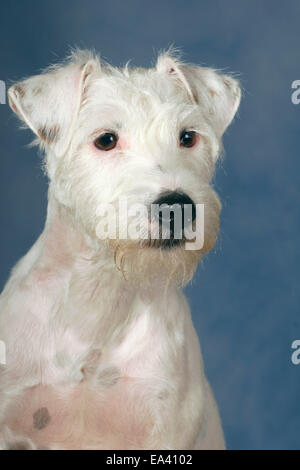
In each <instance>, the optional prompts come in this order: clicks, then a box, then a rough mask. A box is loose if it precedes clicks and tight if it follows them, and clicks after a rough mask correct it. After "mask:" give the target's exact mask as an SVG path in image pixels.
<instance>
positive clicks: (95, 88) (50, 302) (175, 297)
mask: <svg viewBox="0 0 300 470" xmlns="http://www.w3.org/2000/svg"><path fill="white" fill-rule="evenodd" d="M8 98H9V104H10V107H11V108H12V110H13V111H14V112H15V113H16V115H17V116H18V118H19V119H20V120H21V121H22V123H23V124H25V126H26V127H29V128H30V129H31V130H32V131H33V133H34V135H35V139H34V141H33V143H34V144H37V145H38V146H39V147H40V149H41V151H42V152H43V153H44V154H45V160H44V168H45V171H46V174H47V176H48V179H49V189H48V210H47V219H46V223H45V228H44V230H43V232H42V234H41V235H40V237H39V238H38V240H37V241H36V243H35V244H34V245H33V246H32V248H31V249H30V250H29V252H28V253H27V254H26V255H25V256H24V257H23V258H22V259H21V260H20V261H19V262H18V263H17V265H16V266H15V267H14V269H13V270H12V273H11V276H10V278H9V280H8V282H7V284H6V286H5V288H4V290H3V293H2V294H1V297H0V340H1V341H2V342H3V344H5V347H6V363H5V364H2V365H0V448H1V449H4V450H7V449H10V450H18V449H50V450H52V449H53V450H55V449H63V450H65V449H110V450H111V449H170V450H172V449H225V441H224V435H223V431H222V426H221V422H220V418H219V413H218V409H217V405H216V402H215V399H214V396H213V393H212V391H211V388H210V385H209V383H208V381H207V379H206V376H205V372H204V366H203V362H202V356H201V351H200V345H199V342H198V337H197V335H196V332H195V330H194V327H193V324H192V320H191V314H190V310H189V306H188V303H187V300H186V298H185V296H184V294H183V292H182V286H184V285H185V284H186V283H187V282H188V281H189V280H190V279H191V278H192V277H193V274H194V272H195V270H196V267H197V264H198V262H199V261H200V260H201V259H202V257H203V256H204V255H205V254H206V253H208V252H209V251H210V250H211V249H212V248H213V247H214V245H215V242H216V239H217V237H218V232H219V214H220V209H221V204H220V201H219V198H218V196H217V194H216V192H215V190H214V189H213V188H212V185H211V181H212V177H213V175H214V171H215V165H216V162H217V160H218V158H219V156H220V154H221V152H222V135H223V133H224V131H225V130H226V128H227V127H228V125H229V124H230V123H231V121H232V120H233V117H234V115H235V113H236V111H237V109H238V106H239V102H240V98H241V90H240V86H239V83H238V81H237V80H236V79H235V78H233V77H232V76H230V75H222V74H221V73H219V72H217V71H216V70H213V69H210V68H205V67H200V66H196V65H190V64H186V63H184V62H183V61H182V60H181V59H180V57H179V56H178V54H177V53H176V51H174V50H167V51H164V52H162V53H160V54H159V55H158V58H157V62H156V64H155V65H154V67H152V68H149V69H144V68H135V67H131V66H130V65H129V63H127V64H126V65H125V66H124V67H122V68H117V67H113V66H111V65H110V64H108V63H106V62H104V61H103V60H101V59H100V58H99V57H98V56H97V54H96V53H94V52H91V51H85V50H74V51H72V53H71V55H70V56H69V57H68V58H67V59H66V60H65V61H64V62H62V63H60V64H58V65H55V66H50V67H49V68H48V69H46V70H44V71H43V72H42V73H41V74H39V75H36V76H33V77H31V78H28V79H26V80H23V81H21V82H19V83H17V84H15V85H13V86H11V87H10V89H9V91H8ZM122 198H123V199H124V200H126V203H127V204H128V207H131V206H132V205H134V204H139V205H140V206H142V207H144V208H149V207H150V206H151V205H152V204H156V206H158V207H159V209H161V208H162V207H164V208H167V209H174V207H175V206H176V207H177V208H178V207H179V209H180V210H181V220H182V218H183V213H184V212H188V210H187V209H188V207H191V208H192V211H191V212H190V215H189V217H188V224H189V226H190V230H191V228H192V227H195V223H196V220H197V219H198V212H199V211H198V210H197V207H198V206H200V207H202V206H203V207H204V218H203V220H204V223H203V227H202V228H203V237H202V238H203V240H202V243H201V244H198V245H197V244H196V245H197V246H196V245H195V246H194V247H193V246H188V239H187V236H186V235H184V236H182V238H181V239H180V237H175V235H174V232H175V228H174V227H175V216H174V212H172V211H169V216H167V217H166V218H165V219H166V220H167V221H168V222H169V231H168V236H166V234H165V228H164V227H163V225H164V222H163V221H164V220H165V219H164V218H163V217H162V216H161V212H159V213H158V217H157V216H156V217H155V216H151V217H150V216H149V215H148V216H147V214H146V215H145V212H143V211H140V213H139V215H138V217H137V218H138V223H139V224H140V226H141V227H142V228H141V231H140V232H138V235H137V236H136V237H133V236H128V233H127V236H124V229H126V228H127V226H128V221H125V217H124V213H123V211H122V210H121V209H120V206H119V202H120V200H121V199H122ZM108 206H109V207H110V211H111V212H109V213H108V215H107V219H106V222H107V223H108V224H109V223H110V221H111V220H112V219H113V216H114V217H115V216H116V217H117V222H116V224H115V226H114V227H113V229H111V227H110V229H111V230H109V231H108V233H109V236H106V237H105V236H104V235H103V230H104V229H103V227H104V225H103V217H104V212H103V207H108ZM29 210H30V209H29ZM199 213H200V212H199ZM172 214H173V215H172ZM200 219H201V220H202V218H201V217H200ZM106 225H107V224H106ZM153 227H154V228H156V229H158V236H156V237H154V236H152V235H151V233H152V232H151V229H152V228H153ZM115 229H117V234H116V233H115V232H116V230H115ZM120 231H123V232H122V233H123V235H122V236H121V235H120ZM150 232H151V233H150ZM112 233H113V235H112ZM135 233H136V231H135ZM149 233H150V236H148V235H149ZM184 233H185V232H184ZM200 238H201V237H200ZM189 244H190V245H191V244H192V242H191V241H190V242H189Z"/></svg>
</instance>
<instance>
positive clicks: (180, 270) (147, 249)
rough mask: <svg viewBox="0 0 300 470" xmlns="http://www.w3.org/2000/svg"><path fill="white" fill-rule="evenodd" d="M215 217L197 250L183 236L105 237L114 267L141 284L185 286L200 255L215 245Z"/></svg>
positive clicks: (127, 279)
mask: <svg viewBox="0 0 300 470" xmlns="http://www.w3.org/2000/svg"><path fill="white" fill-rule="evenodd" d="M218 228H219V225H218V217H217V218H216V219H215V224H214V227H213V230H210V231H209V232H207V233H206V234H205V240H204V245H203V247H202V248H201V249H200V250H187V249H186V247H185V240H176V239H173V240H163V239H153V240H151V239H150V240H140V241H138V240H108V241H107V244H108V247H109V249H110V251H111V254H112V256H113V260H114V265H115V268H116V269H117V270H118V271H119V272H120V275H122V276H123V278H124V279H125V280H126V281H129V282H134V283H135V284H142V285H143V286H144V287H146V286H147V285H149V287H151V285H155V283H156V282H158V283H161V282H165V283H172V284H175V285H178V286H185V285H186V284H187V283H188V282H189V281H190V280H191V279H192V277H193V275H194V273H195V270H196V268H197V264H198V263H199V261H200V260H201V258H202V257H203V256H204V255H205V254H206V253H208V252H209V251H210V250H211V249H212V248H213V246H214V245H215V242H216V239H217V235H218Z"/></svg>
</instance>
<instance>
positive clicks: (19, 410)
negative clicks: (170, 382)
mask: <svg viewBox="0 0 300 470" xmlns="http://www.w3.org/2000/svg"><path fill="white" fill-rule="evenodd" d="M145 400H147V399H146V397H145V391H144V387H143V386H141V384H139V383H138V382H137V381H136V380H134V379H130V378H127V377H126V378H125V377H124V378H122V379H120V380H119V381H118V382H115V383H114V384H113V385H112V386H110V387H109V388H107V386H106V387H105V386H104V387H100V386H98V387H97V388H94V386H93V385H91V384H88V383H87V382H85V383H81V384H79V385H76V386H66V387H63V386H60V387H52V386H46V385H38V386H36V387H32V388H28V389H27V390H26V391H25V392H24V394H23V395H22V396H21V397H19V398H18V399H17V400H16V401H15V403H14V404H13V405H12V406H11V407H10V409H9V410H8V413H7V418H6V422H5V424H6V425H7V426H8V427H9V428H10V429H11V430H12V431H13V432H15V433H17V434H20V435H23V436H24V437H25V436H26V437H29V438H31V439H32V441H33V442H34V443H35V445H37V446H38V447H39V448H40V447H43V448H48V449H124V448H125V449H126V448H127V449H130V448H132V449H134V448H146V447H144V446H147V442H148V439H149V433H151V429H153V418H152V416H151V410H150V409H147V406H146V405H145Z"/></svg>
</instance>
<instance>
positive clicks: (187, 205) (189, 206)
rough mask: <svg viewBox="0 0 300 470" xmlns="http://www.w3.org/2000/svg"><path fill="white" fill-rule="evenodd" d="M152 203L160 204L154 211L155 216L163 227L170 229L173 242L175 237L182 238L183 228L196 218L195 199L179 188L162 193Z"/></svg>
mask: <svg viewBox="0 0 300 470" xmlns="http://www.w3.org/2000/svg"><path fill="white" fill-rule="evenodd" d="M152 204H155V205H156V207H157V206H159V207H158V210H156V211H155V212H154V214H155V215H154V217H155V218H156V220H159V225H160V227H161V228H162V229H163V228H168V229H169V230H170V239H171V240H173V242H174V239H177V238H182V230H184V228H185V226H186V225H187V224H188V225H190V224H191V223H192V222H193V221H194V220H195V218H196V206H195V203H194V201H193V200H192V199H191V198H190V197H189V196H188V195H187V194H185V193H184V192H182V191H179V190H177V191H166V192H164V193H162V194H161V195H160V196H159V197H158V198H157V199H156V200H155V201H154V202H153V203H152ZM176 217H177V219H176ZM173 244H174V243H173Z"/></svg>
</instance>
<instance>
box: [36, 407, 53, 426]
mask: <svg viewBox="0 0 300 470" xmlns="http://www.w3.org/2000/svg"><path fill="white" fill-rule="evenodd" d="M50 421H51V417H50V415H49V411H48V409H47V408H39V409H38V410H37V411H36V412H35V413H34V415H33V426H34V428H35V429H44V428H45V427H46V426H48V424H49V423H50Z"/></svg>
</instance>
